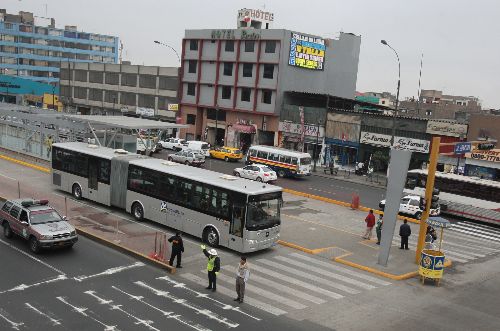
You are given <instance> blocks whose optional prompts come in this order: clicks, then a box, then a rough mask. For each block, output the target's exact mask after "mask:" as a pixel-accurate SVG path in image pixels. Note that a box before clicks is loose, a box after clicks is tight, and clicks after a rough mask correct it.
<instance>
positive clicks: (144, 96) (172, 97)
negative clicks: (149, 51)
mask: <svg viewBox="0 0 500 331" xmlns="http://www.w3.org/2000/svg"><path fill="white" fill-rule="evenodd" d="M178 72H179V68H176V67H149V66H140V65H131V64H125V63H124V64H104V63H67V62H64V63H62V66H61V99H62V100H63V102H64V104H65V107H66V108H67V109H68V110H69V111H71V110H74V111H76V112H78V113H81V114H96V115H120V114H123V113H124V114H136V115H141V116H145V117H158V118H162V119H165V120H169V121H176V114H177V111H178V108H179V107H178V99H177V90H178V86H179V80H178V79H179V78H178Z"/></svg>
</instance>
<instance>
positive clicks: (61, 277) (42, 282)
mask: <svg viewBox="0 0 500 331" xmlns="http://www.w3.org/2000/svg"><path fill="white" fill-rule="evenodd" d="M66 279H68V277H66V275H59V276H57V277H55V278H51V279H48V280H44V281H41V282H38V283H34V284H30V285H26V284H20V285H17V286H15V287H13V288H11V289H8V290H5V291H1V292H0V294H4V293H7V292H16V291H24V290H26V289H28V288H31V287H37V286H41V285H45V284H50V283H55V282H58V281H60V280H66Z"/></svg>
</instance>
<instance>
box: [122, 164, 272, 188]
mask: <svg viewBox="0 0 500 331" xmlns="http://www.w3.org/2000/svg"><path fill="white" fill-rule="evenodd" d="M130 164H132V165H136V166H140V167H144V168H148V169H152V170H157V171H160V172H164V173H167V174H172V175H174V176H179V177H184V178H188V179H192V180H194V181H198V182H202V183H206V184H209V185H214V186H218V187H221V188H226V189H229V190H232V191H236V192H240V193H245V194H251V195H254V194H263V193H272V192H280V191H281V190H282V188H281V187H279V186H275V185H270V184H266V183H260V182H255V181H252V180H248V179H243V178H238V177H233V176H228V175H225V174H222V173H220V172H215V171H211V170H206V169H201V168H196V167H191V166H188V165H184V164H180V163H172V162H170V161H166V160H162V159H155V158H150V157H148V158H143V159H137V160H132V161H130ZM228 178H229V179H228Z"/></svg>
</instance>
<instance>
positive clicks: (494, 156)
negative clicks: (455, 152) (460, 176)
mask: <svg viewBox="0 0 500 331" xmlns="http://www.w3.org/2000/svg"><path fill="white" fill-rule="evenodd" d="M465 157H466V158H470V159H473V160H480V161H489V162H500V149H491V150H489V151H482V150H478V149H475V150H473V151H472V152H470V153H468V154H465Z"/></svg>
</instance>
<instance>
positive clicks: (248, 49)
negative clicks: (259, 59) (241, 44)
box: [245, 40, 255, 53]
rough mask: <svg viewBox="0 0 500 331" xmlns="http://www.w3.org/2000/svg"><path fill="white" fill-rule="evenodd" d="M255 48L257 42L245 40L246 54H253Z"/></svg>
mask: <svg viewBox="0 0 500 331" xmlns="http://www.w3.org/2000/svg"><path fill="white" fill-rule="evenodd" d="M254 48H255V41H253V40H245V52H247V53H253V51H254Z"/></svg>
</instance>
